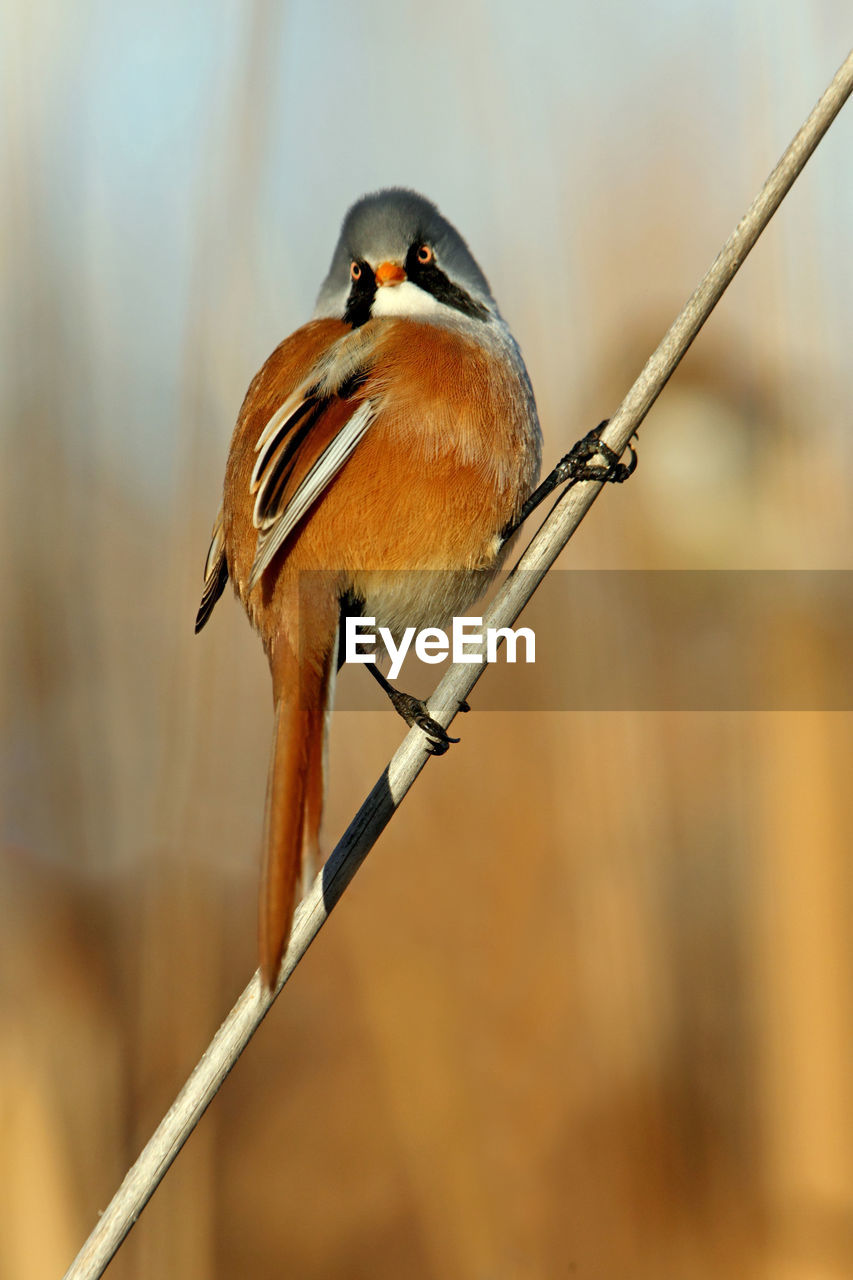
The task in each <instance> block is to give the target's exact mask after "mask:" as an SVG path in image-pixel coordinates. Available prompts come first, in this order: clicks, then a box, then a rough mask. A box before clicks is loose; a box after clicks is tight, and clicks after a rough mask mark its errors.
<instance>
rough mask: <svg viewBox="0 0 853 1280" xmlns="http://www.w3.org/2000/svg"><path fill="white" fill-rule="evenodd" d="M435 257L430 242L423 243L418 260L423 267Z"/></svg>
mask: <svg viewBox="0 0 853 1280" xmlns="http://www.w3.org/2000/svg"><path fill="white" fill-rule="evenodd" d="M432 259H433V252H432V249H431V248H430V247H429V245H428V244H422V245H421V246H420V248H419V249H418V262H419V263H420V264H421V266H422V267H425V266H427V265H428V264H429V263H430V262H432Z"/></svg>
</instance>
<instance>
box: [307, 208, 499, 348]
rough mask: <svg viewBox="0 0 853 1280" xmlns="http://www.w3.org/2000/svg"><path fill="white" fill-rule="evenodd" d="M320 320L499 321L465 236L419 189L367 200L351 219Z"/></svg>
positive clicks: (322, 298)
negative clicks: (394, 317)
mask: <svg viewBox="0 0 853 1280" xmlns="http://www.w3.org/2000/svg"><path fill="white" fill-rule="evenodd" d="M314 314H315V316H338V317H341V318H343V319H345V320H347V321H348V322H349V323H350V324H352V325H354V326H356V325H360V324H364V323H365V321H367V320H369V319H370V318H371V317H372V316H380V315H409V316H417V317H419V318H423V319H430V318H433V319H440V318H442V317H443V318H445V319H447V318H449V317H451V316H455V317H456V318H460V317H462V316H468V317H469V318H470V319H473V320H479V321H486V322H487V321H489V320H495V319H497V320H499V319H500V316H499V312H498V309H497V305H496V303H495V300H494V298H493V297H492V294H491V291H490V289H489V283H488V281H487V280H486V277H485V276H484V275H483V273H482V271H481V270H480V268H479V267H478V266H477V264H476V262H475V261H474V258H473V257H472V255H471V251H470V249H469V248H468V246H467V244H466V243H465V241H464V240H463V239H462V237H461V236H460V234H459V232H458V231H457V230H456V229H455V227H452V226H451V225H450V223H449V222H448V221H447V219H446V218H443V217H442V215H441V214H440V213H439V211H438V209H437V208H436V207H435V205H434V204H433V203H432V202H431V201H429V200H426V199H424V197H423V196H419V195H418V194H417V193H416V192H415V191H407V190H406V189H405V188H403V187H391V188H389V189H387V190H385V191H376V192H373V193H372V194H371V195H367V196H362V198H361V199H360V200H357V201H356V203H355V204H354V205H353V206H352V208H351V209H350V211H349V213H348V214H347V215H346V217H345V218H344V222H343V226H342V227H341V234H340V236H339V238H338V243H337V246H336V248H335V252H334V256H333V258H332V265H331V267H330V269H329V274H328V275H327V276H326V279H325V281H324V283H323V287H322V289H321V290H320V296H319V298H318V299H317V307H316V310H315V313H314Z"/></svg>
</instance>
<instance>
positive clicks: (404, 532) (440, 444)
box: [224, 318, 539, 640]
mask: <svg viewBox="0 0 853 1280" xmlns="http://www.w3.org/2000/svg"><path fill="white" fill-rule="evenodd" d="M368 323H369V326H371V327H372V326H377V329H376V331H375V340H376V347H375V359H374V361H373V363H372V365H371V368H370V371H369V372H368V374H367V377H366V379H365V381H364V382H363V383H362V384H361V385H360V386H359V387H358V389H357V390H356V391H355V392H354V394H353V397H352V399H351V400H350V402H349V404H348V406H347V404H346V403H345V404H341V403H340V402H334V401H333V402H332V405H331V406H330V407H329V408H328V409H327V410H326V411H325V412H324V414H323V418H322V419H321V421H319V422H318V423H317V425H316V427H315V428H314V429H312V436H313V435H314V432H315V431H316V432H317V437H316V438H315V443H314V447H313V448H310V447H309V448H306V452H305V461H304V462H303V460H302V459H300V463H299V468H301V472H300V473H301V474H304V472H305V469H306V468H307V466H308V465H310V461H311V460H313V458H314V457H316V452H317V449H316V439H318V438H319V437H320V436H322V437H324V438H326V439H328V438H330V435H331V434H333V431H334V426H335V419H336V418H340V419H341V421H342V420H343V419H344V418H345V417H346V416H347V414H348V412H349V411H350V410H351V408H352V405H353V402H359V401H361V400H364V399H366V398H369V399H371V400H372V401H373V402H374V403H375V404H377V406H378V410H377V415H376V418H375V420H374V421H373V423H372V424H371V426H370V427H369V428H368V430H367V433H366V435H365V436H364V438H363V439H362V440H361V441H360V442H359V444H358V445H357V447H356V449H355V451H354V453H353V454H352V456H351V457H350V458H349V460H348V461H347V462H346V463H345V464H344V466H343V468H342V469H341V470H340V472H339V473H338V474H337V475H336V476H335V477H334V479H333V480H332V481H331V482H330V484H329V486H328V487H327V489H326V490H324V492H323V494H322V495H321V497H320V498H319V499H318V501H317V502H316V503H315V504H314V506H313V507H312V508H311V510H310V511H309V513H308V514H307V515H306V516H305V518H304V519H303V520H302V521H301V522H300V524H299V525H298V526H297V528H296V529H295V530H294V531H293V533H292V534H291V535H290V537H289V538H288V539H287V541H286V542H285V544H284V546H283V547H282V549H281V551H280V552H279V554H278V555H277V556H276V558H275V560H274V561H273V562H272V564H271V565H270V568H269V569H268V570H267V572H266V573H265V575H264V578H263V579H262V581H261V583H260V584H259V586H258V588H256V590H255V592H253V593H252V598H251V599H249V600H247V599H246V595H245V583H246V582H247V579H248V576H249V572H250V569H251V564H252V560H253V558H254V551H255V542H256V536H257V531H256V530H255V528H254V526H253V524H252V506H253V502H252V497H251V494H250V491H249V477H250V475H251V471H252V466H253V464H254V459H255V456H256V455H255V451H254V446H255V442H256V441H257V439H258V436H259V435H260V432H261V431H262V430H263V428H264V426H265V425H266V423H267V421H268V420H269V418H270V417H271V416H272V414H273V413H274V412H275V410H276V409H277V408H279V406H280V405H281V404H282V403H283V402H284V400H285V399H286V398H287V397H288V395H290V394H292V392H293V391H294V389H295V388H296V387H298V386H299V384H300V383H301V382H302V381H304V379H305V378H306V377H307V376H308V375H309V373H310V370H311V367H312V365H313V364H314V362H315V361H316V360H317V359H318V357H319V356H320V355H321V354H322V353H323V352H324V351H325V350H326V349H327V348H328V347H329V346H330V345H331V344H332V343H333V342H335V341H336V340H337V339H338V338H340V337H341V336H343V335H344V334H346V333H348V332H349V329H348V326H346V325H344V324H343V323H342V322H339V321H336V320H318V321H312V322H311V323H310V324H308V325H306V326H304V327H303V328H302V329H299V330H297V332H296V333H294V334H293V335H292V336H291V337H290V338H288V339H287V340H286V341H285V342H283V343H282V344H281V346H280V347H278V348H277V350H276V351H275V352H274V353H273V354H272V356H270V358H269V360H268V361H267V363H266V364H265V365H264V367H263V368H262V369H261V371H260V373H259V374H258V375H257V377H256V378H255V380H254V381H253V383H252V385H251V387H250V388H249V391H248V393H247V395H246V399H245V401H244V404H243V408H242V410H241V413H240V417H239V420H238V423H237V427H236V429H235V432H234V437H233V440H232V446H231V453H230V456H229V460H228V466H227V470H226V478H225V501H224V514H225V525H224V528H225V540H226V550H227V555H228V565H229V573H230V576H231V578H232V581H233V582H234V583H235V585H236V587H237V589H238V591H239V592H240V594H241V597H242V598H243V600H244V603H245V604H246V606H247V608H248V609H249V612H250V615H251V616H252V617H253V620H254V621H255V623H256V625H258V626H259V628H260V629H261V631H262V634H264V636H265V639H266V640H269V639H270V638H271V633H272V630H274V627H275V625H276V622H275V617H276V615H279V612H280V611H279V608H278V607H277V604H276V597H278V596H279V593H280V590H281V593H282V594H281V604H282V605H284V603H285V599H287V600H292V599H293V590H292V580H293V575H298V574H300V573H302V572H304V571H305V570H306V569H313V570H323V571H325V572H326V573H328V575H329V577H328V581H329V591H330V592H337V593H340V592H341V591H344V590H348V589H352V590H354V591H355V592H356V594H359V595H361V596H362V598H366V599H367V600H368V601H369V600H370V599H371V597H375V603H376V612H377V613H383V612H385V613H386V614H387V612H388V610H389V609H390V610H391V611H392V612H394V613H396V614H399V615H401V616H404V617H405V618H406V619H407V620H408V621H409V622H410V624H411V625H420V626H422V625H426V624H427V621H433V622H434V623H436V624H438V625H440V622H441V617H442V616H444V617H446V615H447V614H448V612H454V611H455V610H456V608H457V606H461V607H463V608H464V607H466V605H467V603H468V602H470V601H472V600H474V599H476V597H477V596H478V595H479V594H480V593H481V592H482V590H483V589H484V587H485V585H486V582H485V574H487V573H488V572H490V571H491V570H493V569H494V568H495V567H496V566H497V564H498V562H499V558H500V557H499V551H498V538H497V535H498V534H499V532H500V530H501V529H503V528H504V526H505V525H506V524H507V522H508V521H509V520H511V519H512V518H513V516H514V515H515V514H516V513H517V511H518V509H519V507H520V506H521V503H522V502H523V500H524V498H525V497H526V496H527V494H528V493H529V492H530V490H531V488H532V487H533V485H534V484H535V481H536V478H537V474H538V465H539V453H538V439H539V437H538V427H537V425H536V419H535V410H534V409H533V408H532V402H531V401H529V399H528V395H527V388H526V386H525V384H524V383H523V382H522V381H521V378H520V376H519V375H518V373H517V372H516V370H515V368H514V367H513V365H512V363H511V361H509V360H507V359H503V358H496V356H495V354H493V352H492V350H491V349H490V348H488V347H485V346H482V345H480V344H479V343H477V342H474V341H471V340H470V339H468V338H467V337H466V336H465V335H463V334H460V333H459V332H458V331H457V330H455V329H450V328H445V327H443V326H439V325H435V324H429V323H426V322H422V321H416V320H408V319H403V318H394V319H380V320H374V321H370V322H368ZM367 328H368V326H365V330H366V329H367ZM299 468H297V469H299ZM435 569H442V570H449V571H452V574H451V579H449V580H448V585H447V586H446V589H444V590H442V591H439V593H438V594H439V595H442V596H443V597H445V598H446V599H445V605H446V607H442V606H441V605H440V604H439V606H438V608H437V609H436V607H434V606H435V601H433V607H432V608H430V607H429V605H430V602H429V601H428V600H427V599H426V597H428V596H430V595H433V596H435V594H436V592H435V582H434V580H431V579H430V577H429V575H428V574H427V573H425V572H424V571H427V570H435ZM407 579H408V582H407ZM288 583H289V585H287V584H288ZM395 599H396V605H395V603H394V600H395ZM371 611H373V610H371ZM270 615H272V616H270ZM437 615H438V616H437ZM397 620H399V619H389V621H390V622H391V624H392V625H396V621H397ZM380 621H381V618H380Z"/></svg>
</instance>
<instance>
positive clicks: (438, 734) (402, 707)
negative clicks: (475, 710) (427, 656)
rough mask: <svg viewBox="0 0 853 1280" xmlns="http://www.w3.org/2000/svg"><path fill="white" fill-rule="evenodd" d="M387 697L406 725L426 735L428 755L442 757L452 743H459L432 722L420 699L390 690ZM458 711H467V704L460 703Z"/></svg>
mask: <svg viewBox="0 0 853 1280" xmlns="http://www.w3.org/2000/svg"><path fill="white" fill-rule="evenodd" d="M388 697H389V698H390V699H391V705H392V707H393V708H394V710H395V711H396V712H397V715H398V716H402V717H403V719H404V720H405V722H406V724H407V725H410V726H411V727H414V726H415V725H417V727H418V728H419V729H422V730H423V732H424V733H425V734H426V737H427V746H428V749H429V752H430V755H433V756H443V755H444V753H445V751H447V749H448V747H449V746H450V744H451V743H452V742H458V741H459V739H458V738H451V736H450V734H449V733H448V732H447V730H446V729H445V728H444V726H443V725H440V724H439V723H438V721H437V720H433V718H432V716H431V715H430V714H429V711H428V710H427V704H426V703H425V702H424V701H423V699H422V698H416V697H414V696H413V694H411V693H401V692H400V690H399V689H391V690H390V691H389V692H388ZM459 710H460V711H469V710H470V707H469V706H468V703H467V702H465V703H460V704H459Z"/></svg>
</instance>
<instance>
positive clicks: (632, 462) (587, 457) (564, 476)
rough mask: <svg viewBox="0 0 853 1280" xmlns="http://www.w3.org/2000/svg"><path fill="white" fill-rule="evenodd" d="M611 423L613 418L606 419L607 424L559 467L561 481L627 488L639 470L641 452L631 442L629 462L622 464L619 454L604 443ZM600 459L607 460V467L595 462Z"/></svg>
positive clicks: (591, 433)
mask: <svg viewBox="0 0 853 1280" xmlns="http://www.w3.org/2000/svg"><path fill="white" fill-rule="evenodd" d="M609 421H610V419H609V418H605V419H604V421H603V422H599V424H598V426H597V427H593V429H592V431H588V432H587V433H586V435H585V436H584V438H583V439H582V440H578V442H577V444H576V445H575V446H574V447H573V448H572V449H571V450H570V451H569V453H567V454H566V456H565V458H562V459H561V460H560V461H559V462H558V463H557V470H558V471H559V472H560V477H561V481H564V480H568V481H570V482H571V483H572V484H577V483H578V481H580V480H601V481H602V482H604V483H609V484H624V483H625V481H626V480H627V479H628V477H629V476H632V475H633V474H634V472H635V471H636V469H637V451H636V449H635V448H634V446H633V444H632V443H631V442H630V441H629V442H628V450H629V452H630V454H631V457H630V459H629V461H628V462H620V461H619V454H618V453H617V452H616V450H615V449H611V447H610V445H609V444H605V443H604V442H603V441H602V440H601V439H600V437H601V433H602V431H603V430H604V428H605V427H606V426H607V423H608V422H609ZM633 438H634V437H632V439H633ZM599 457H600V458H603V459H604V463H603V464H602V463H597V464H596V463H594V462H593V461H592V460H593V458H599Z"/></svg>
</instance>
